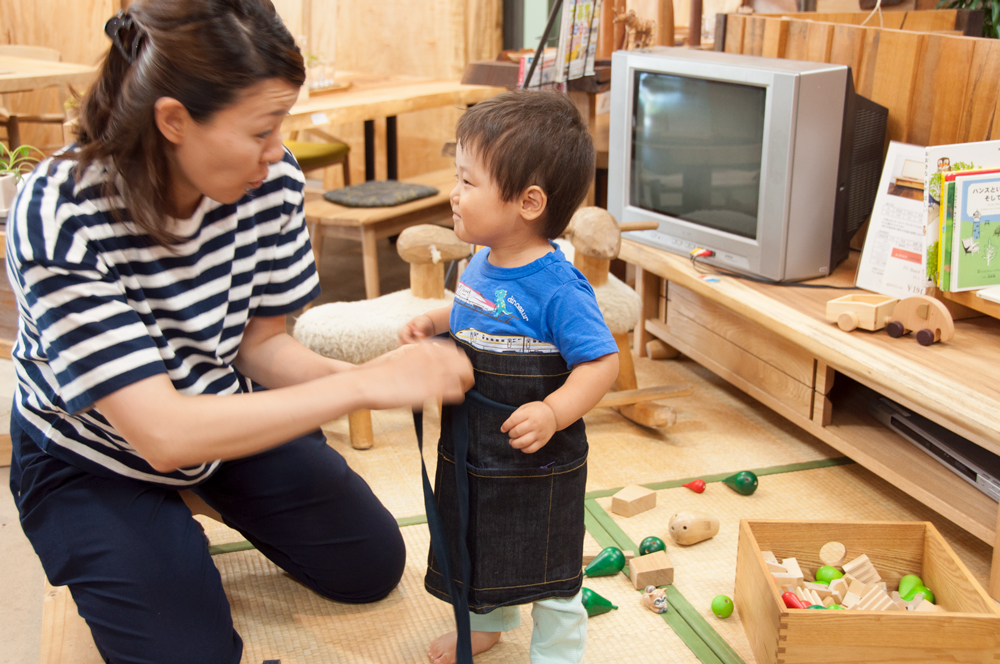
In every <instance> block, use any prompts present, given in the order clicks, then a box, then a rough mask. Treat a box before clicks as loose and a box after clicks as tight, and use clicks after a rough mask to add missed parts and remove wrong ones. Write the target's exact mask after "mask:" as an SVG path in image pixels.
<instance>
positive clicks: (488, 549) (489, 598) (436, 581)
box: [424, 339, 587, 613]
mask: <svg viewBox="0 0 1000 664" xmlns="http://www.w3.org/2000/svg"><path fill="white" fill-rule="evenodd" d="M455 341H456V343H457V344H458V346H459V347H461V348H462V349H463V350H464V351H465V352H466V354H467V355H468V356H469V360H470V361H471V362H472V367H473V370H474V372H475V379H476V385H475V389H474V390H472V391H470V392H469V393H468V394H467V395H466V399H465V402H464V403H462V404H460V405H458V406H446V407H445V408H444V410H443V412H442V416H441V439H440V441H439V443H438V460H437V471H436V474H435V484H434V486H435V491H434V497H435V503H436V507H437V511H438V513H439V515H440V522H441V524H442V526H443V530H444V533H445V539H446V543H447V550H448V552H449V555H448V557H449V558H450V561H451V564H447V565H445V566H442V565H439V564H438V561H437V558H436V556H435V550H434V548H433V547H432V548H431V551H430V553H429V555H428V565H427V574H426V576H425V578H424V585H425V586H426V588H427V590H428V591H429V592H430V593H431V594H432V595H435V596H436V597H439V598H440V599H443V600H445V601H449V599H450V597H451V595H450V592H449V587H448V585H449V584H447V583H446V580H445V578H444V576H443V574H442V571H443V568H445V567H446V568H448V569H449V570H450V571H451V573H452V576H453V584H452V585H453V586H458V587H459V588H460V589H461V590H463V591H464V590H466V589H465V588H462V585H463V583H462V578H460V575H459V574H458V571H459V570H463V566H462V563H463V557H464V555H463V554H464V552H463V551H462V550H461V549H460V547H459V542H460V539H461V533H460V530H461V527H460V524H461V523H462V522H463V519H462V518H461V516H463V515H461V514H460V509H461V501H460V500H459V496H461V495H462V494H463V493H464V487H459V486H458V485H459V484H464V482H462V481H461V480H462V479H464V478H462V477H461V476H460V475H456V464H458V465H459V467H460V466H461V465H462V462H461V460H458V459H456V449H458V450H459V451H460V452H463V451H465V448H466V444H465V442H466V440H467V458H466V459H465V461H464V466H465V469H466V471H467V472H466V477H467V480H468V500H469V503H468V516H467V524H468V526H467V533H466V537H465V540H466V545H467V547H468V554H469V558H468V560H469V562H470V563H471V566H470V567H469V568H468V569H466V570H464V571H467V572H468V573H469V581H468V588H467V595H468V607H469V610H470V611H472V612H474V613H488V612H489V611H492V610H493V609H496V608H498V607H501V606H510V605H518V604H527V603H530V602H534V601H537V600H542V599H547V598H551V597H573V596H574V595H576V594H577V593H578V592H579V591H580V587H581V585H582V583H583V572H582V567H583V564H582V563H583V537H584V530H585V529H584V493H585V492H586V483H587V436H586V432H585V428H584V423H583V420H582V419H580V420H578V421H576V422H574V423H573V424H571V425H570V426H568V427H566V428H565V429H563V430H562V431H557V432H556V433H555V434H554V435H553V436H552V438H551V440H549V442H548V444H546V445H545V446H544V447H543V448H542V449H540V450H539V451H537V452H535V453H534V454H525V453H524V452H522V451H521V450H517V449H514V448H513V447H511V445H510V437H509V435H508V434H506V433H502V432H501V431H500V426H501V425H502V424H503V423H504V422H505V421H506V420H507V418H508V417H510V415H511V413H513V412H514V411H515V410H516V409H517V408H518V407H519V406H521V405H523V404H525V403H529V402H532V401H542V400H543V399H544V398H545V397H546V396H548V395H549V394H551V393H552V392H554V391H555V390H557V389H558V388H559V387H561V386H562V385H563V383H565V382H566V379H567V377H568V376H569V369H568V367H567V366H566V362H565V360H563V358H562V356H561V355H559V354H558V353H535V354H522V353H499V352H490V351H484V350H478V349H476V348H473V347H472V346H470V345H468V344H466V343H463V342H461V341H459V340H457V339H455ZM458 436H461V437H462V438H463V439H466V440H463V441H461V443H460V444H458V445H456V442H458V441H457V440H456V437H458ZM461 511H465V510H464V509H461ZM461 576H464V573H463V574H462V575H461ZM462 594H466V593H465V592H463V593H462Z"/></svg>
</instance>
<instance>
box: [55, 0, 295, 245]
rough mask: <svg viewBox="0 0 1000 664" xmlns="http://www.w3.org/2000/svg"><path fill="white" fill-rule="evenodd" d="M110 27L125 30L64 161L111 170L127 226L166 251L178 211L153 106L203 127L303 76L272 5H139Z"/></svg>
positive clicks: (193, 1) (176, 0)
mask: <svg viewBox="0 0 1000 664" xmlns="http://www.w3.org/2000/svg"><path fill="white" fill-rule="evenodd" d="M128 19H131V20H128ZM114 25H121V26H122V27H121V28H120V29H119V30H118V31H117V36H116V37H113V40H114V43H113V44H112V46H111V48H110V50H109V52H108V54H107V56H106V57H105V59H104V63H103V65H102V67H101V72H100V76H99V78H98V80H97V81H96V82H95V83H94V85H93V86H92V87H91V88H90V90H89V91H88V92H87V94H86V96H85V97H84V98H83V101H82V104H81V108H80V118H79V120H80V131H79V135H78V139H77V150H76V151H74V152H71V153H68V154H67V155H66V156H68V157H71V158H75V159H77V160H78V161H79V169H80V170H79V172H80V173H82V172H83V169H85V168H86V167H87V166H89V165H90V164H91V163H93V162H94V161H96V160H102V159H107V160H110V162H111V164H112V165H113V170H114V177H111V178H109V179H108V181H107V185H106V186H107V187H108V192H107V193H108V194H116V193H117V194H120V195H121V196H122V198H123V200H124V207H125V209H126V210H127V211H128V216H129V217H130V218H131V221H132V222H134V223H135V225H136V226H137V227H138V228H139V229H140V230H141V231H143V232H145V233H148V234H149V235H150V236H151V237H152V238H153V239H154V240H155V241H156V242H157V243H159V244H161V245H168V244H171V243H174V242H177V241H178V238H177V237H176V236H174V235H172V234H171V233H170V232H168V230H167V229H166V228H165V223H164V221H165V220H164V217H165V215H168V214H172V213H173V209H172V201H171V198H170V184H171V183H170V177H169V172H170V171H169V168H168V161H167V152H166V149H167V145H166V143H167V141H166V139H165V138H164V137H163V135H162V134H161V133H160V131H159V129H158V128H157V126H156V120H155V117H154V115H155V114H154V105H155V104H156V100H157V99H159V98H161V97H172V98H174V99H177V100H178V101H179V102H181V103H182V104H183V105H184V107H185V108H186V109H187V111H188V113H189V114H190V115H191V117H192V119H194V120H195V121H196V122H199V123H205V122H208V121H210V120H211V119H212V116H213V115H214V114H215V113H216V112H218V111H220V110H222V109H224V108H226V107H228V106H230V105H232V104H234V103H236V102H237V101H238V98H239V95H240V93H241V92H242V91H243V90H245V89H246V88H248V87H250V86H252V85H254V84H255V83H258V82H260V81H263V80H266V79H272V78H277V79H282V80H285V81H287V82H288V83H290V84H292V85H294V86H295V87H299V86H301V85H302V83H303V82H304V81H305V66H304V64H303V59H302V54H301V53H300V51H299V48H298V46H296V45H295V40H294V39H293V38H292V36H291V34H290V33H289V32H288V29H287V28H286V27H285V24H284V23H283V22H282V20H281V17H279V16H278V14H277V12H276V11H275V9H274V5H272V4H271V0H139V1H138V2H135V3H134V4H133V5H132V6H131V8H130V10H129V12H128V13H127V14H125V15H124V19H122V18H121V15H120V16H119V18H118V19H117V23H115V24H114ZM112 27H114V26H112ZM111 32H113V30H111ZM133 53H134V54H135V60H134V62H131V63H130V61H129V60H130V58H129V57H127V56H130V55H131V54H133ZM116 180H117V182H116Z"/></svg>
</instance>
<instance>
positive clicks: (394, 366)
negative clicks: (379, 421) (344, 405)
mask: <svg viewBox="0 0 1000 664" xmlns="http://www.w3.org/2000/svg"><path fill="white" fill-rule="evenodd" d="M354 376H355V380H357V381H358V383H357V386H358V389H359V391H361V393H362V394H361V400H362V401H363V402H365V403H366V404H367V407H368V408H370V409H373V410H378V409H385V408H398V407H400V406H410V407H412V408H420V407H422V406H423V405H424V403H426V402H427V401H428V400H431V399H435V400H436V399H441V400H442V401H444V402H445V403H458V402H460V401H462V400H463V399H464V398H465V393H466V392H468V391H469V390H470V389H471V388H472V385H473V383H474V379H473V377H472V364H471V363H470V362H469V358H468V357H467V356H466V355H465V353H464V352H462V351H461V350H459V349H458V347H456V346H455V344H453V343H451V342H450V341H436V340H428V341H424V342H421V343H416V344H409V345H406V346H402V347H400V348H398V349H396V350H394V351H392V352H390V353H386V354H385V355H382V356H381V357H379V358H376V359H375V360H372V361H371V362H368V363H366V364H363V365H361V366H360V367H358V370H357V372H356V373H355V374H354Z"/></svg>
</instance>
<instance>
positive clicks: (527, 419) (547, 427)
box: [500, 401, 556, 454]
mask: <svg viewBox="0 0 1000 664" xmlns="http://www.w3.org/2000/svg"><path fill="white" fill-rule="evenodd" d="M500 431H502V432H503V433H506V434H508V435H509V436H510V446H511V447H513V448H514V449H516V450H521V451H522V452H524V453H525V454H532V453H534V452H537V451H538V450H540V449H542V448H543V447H545V444H546V443H547V442H549V439H550V438H552V434H554V433H555V432H556V414H555V411H553V410H552V408H551V407H550V406H549V405H548V404H547V403H545V402H544V401H532V402H530V403H526V404H524V405H523V406H521V407H520V408H518V409H517V410H515V411H514V412H513V413H511V416H510V417H508V418H507V421H506V422H504V423H503V425H502V426H501V427H500Z"/></svg>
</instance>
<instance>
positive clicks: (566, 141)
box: [456, 90, 594, 239]
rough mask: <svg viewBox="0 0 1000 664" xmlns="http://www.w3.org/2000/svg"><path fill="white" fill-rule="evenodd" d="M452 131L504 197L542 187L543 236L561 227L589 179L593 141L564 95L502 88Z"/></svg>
mask: <svg viewBox="0 0 1000 664" xmlns="http://www.w3.org/2000/svg"><path fill="white" fill-rule="evenodd" d="M456 134H457V138H458V142H459V143H461V145H462V149H463V150H469V151H470V152H473V153H475V154H476V155H477V156H478V157H479V158H480V159H482V161H483V163H484V164H485V165H486V168H487V170H488V171H489V173H490V176H491V177H492V178H493V181H494V182H495V183H496V185H497V187H498V188H499V189H500V196H501V198H502V199H503V200H504V201H512V200H514V199H515V198H517V197H518V196H520V195H521V193H522V192H523V191H524V190H525V189H527V188H528V187H530V186H531V185H538V186H539V187H541V188H542V190H543V191H544V192H545V195H546V196H547V197H548V203H547V205H546V211H545V215H544V217H543V219H544V226H543V227H542V229H541V230H542V234H543V235H544V236H545V237H547V238H550V239H551V238H556V237H558V236H559V235H560V234H561V233H562V232H563V231H564V230H566V226H567V225H569V220H570V218H571V217H572V216H573V213H574V212H575V211H576V208H577V207H579V205H580V203H581V202H582V201H583V197H584V196H585V195H586V194H587V189H589V188H590V181H591V179H592V178H593V177H594V142H593V141H592V140H591V138H590V133H589V132H588V131H587V126H586V125H585V124H584V122H583V119H582V118H581V117H580V113H579V112H578V111H577V110H576V106H574V105H573V102H571V101H570V100H569V98H568V97H567V96H566V95H565V94H563V93H560V92H552V91H538V90H518V91H514V92H505V93H503V94H501V95H498V96H496V97H492V98H490V99H487V100H486V101H482V102H479V103H478V104H476V105H475V106H473V107H472V108H470V109H469V110H468V111H466V112H465V114H464V115H462V117H461V119H460V120H459V121H458V129H457V131H456Z"/></svg>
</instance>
